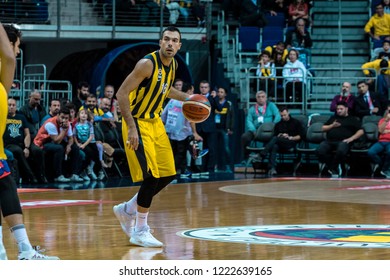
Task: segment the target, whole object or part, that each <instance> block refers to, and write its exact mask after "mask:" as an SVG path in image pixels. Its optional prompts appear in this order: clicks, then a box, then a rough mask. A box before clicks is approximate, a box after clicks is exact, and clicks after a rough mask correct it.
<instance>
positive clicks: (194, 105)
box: [183, 94, 211, 123]
mask: <svg viewBox="0 0 390 280" xmlns="http://www.w3.org/2000/svg"><path fill="white" fill-rule="evenodd" d="M210 112H211V105H210V102H209V100H208V99H207V97H205V96H203V95H201V94H194V95H191V96H190V97H188V98H187V99H186V100H185V101H184V102H183V115H184V117H185V118H186V119H187V120H189V121H190V122H194V123H200V122H203V121H205V120H206V119H207V118H208V117H209V115H210Z"/></svg>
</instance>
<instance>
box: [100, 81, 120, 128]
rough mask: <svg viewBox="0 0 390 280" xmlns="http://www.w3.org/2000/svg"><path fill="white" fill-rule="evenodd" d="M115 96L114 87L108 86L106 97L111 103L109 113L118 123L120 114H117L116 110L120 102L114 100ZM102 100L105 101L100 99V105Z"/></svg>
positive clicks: (106, 87)
mask: <svg viewBox="0 0 390 280" xmlns="http://www.w3.org/2000/svg"><path fill="white" fill-rule="evenodd" d="M114 95H115V89H114V86H112V85H106V86H105V87H104V97H105V98H108V100H109V101H110V108H109V111H110V112H111V113H112V115H113V117H114V119H115V121H117V120H118V113H117V110H116V108H117V107H118V101H117V100H116V99H115V98H114ZM102 99H103V97H102V98H99V99H98V104H99V105H100V103H101V101H102Z"/></svg>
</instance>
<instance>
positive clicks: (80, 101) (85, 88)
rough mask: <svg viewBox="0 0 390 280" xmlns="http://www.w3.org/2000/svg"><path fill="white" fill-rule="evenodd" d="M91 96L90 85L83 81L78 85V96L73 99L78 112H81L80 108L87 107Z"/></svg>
mask: <svg viewBox="0 0 390 280" xmlns="http://www.w3.org/2000/svg"><path fill="white" fill-rule="evenodd" d="M88 95H89V84H88V82H85V81H81V82H79V84H78V85H77V96H76V98H73V101H72V102H73V104H74V105H75V106H76V112H78V111H79V109H80V107H82V106H85V102H86V100H87V97H88Z"/></svg>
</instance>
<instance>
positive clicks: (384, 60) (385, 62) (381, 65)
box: [379, 59, 389, 68]
mask: <svg viewBox="0 0 390 280" xmlns="http://www.w3.org/2000/svg"><path fill="white" fill-rule="evenodd" d="M379 67H380V68H387V67H389V62H388V61H387V59H382V60H381V62H380V63H379Z"/></svg>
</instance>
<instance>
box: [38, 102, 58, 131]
mask: <svg viewBox="0 0 390 280" xmlns="http://www.w3.org/2000/svg"><path fill="white" fill-rule="evenodd" d="M60 107H61V105H60V101H59V100H58V99H52V100H50V107H49V113H48V114H47V115H46V116H44V117H43V118H42V120H41V123H40V126H42V125H43V123H44V122H45V121H47V120H48V119H50V118H52V117H55V116H57V115H58V112H59V111H60Z"/></svg>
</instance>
